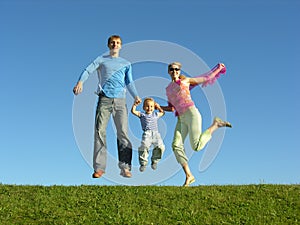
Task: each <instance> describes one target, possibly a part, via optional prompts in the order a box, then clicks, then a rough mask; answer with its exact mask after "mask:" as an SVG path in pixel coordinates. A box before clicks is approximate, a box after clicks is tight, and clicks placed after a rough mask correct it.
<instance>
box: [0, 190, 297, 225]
mask: <svg viewBox="0 0 300 225" xmlns="http://www.w3.org/2000/svg"><path fill="white" fill-rule="evenodd" d="M0 224H1V225H5V224H9V225H11V224H172V225H173V224H255V225H256V224H276V225H277V224H285V225H286V224H293V225H294V224H300V185H266V184H262V185H241V186H237V185H235V186H232V185H226V186H194V187H173V186H18V185H1V184H0Z"/></svg>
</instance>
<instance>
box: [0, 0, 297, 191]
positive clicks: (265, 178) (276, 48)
mask: <svg viewBox="0 0 300 225" xmlns="http://www.w3.org/2000/svg"><path fill="white" fill-rule="evenodd" d="M299 9H300V3H299V2H298V1H296V0H287V1H279V0H274V1H271V0H270V1H264V2H261V1H257V0H254V1H250V2H249V1H237V0H236V1H234V0H229V1H226V2H225V1H215V0H213V1H196V0H194V1H191V0H187V1H176V0H173V1H163V2H160V1H151V3H150V2H147V1H133V0H132V1H106V2H104V1H82V0H76V1H70V0H66V1H34V0H33V1H21V0H1V1H0V21H1V22H0V23H1V26H0V29H1V38H0V49H1V50H0V65H1V80H2V83H1V89H0V92H1V94H0V102H1V114H0V115H1V117H0V120H1V131H0V132H1V141H0V183H3V184H24V185H25V184H30V185H81V184H89V185H90V184H91V185H118V184H121V185H142V184H146V185H147V184H155V185H182V184H183V182H184V174H183V172H182V171H181V169H180V167H179V165H178V164H177V163H176V161H175V157H174V156H173V153H172V149H171V141H172V132H173V128H174V124H175V122H176V118H175V117H174V115H172V114H171V113H167V114H166V115H165V116H164V117H163V118H162V121H161V122H162V123H161V126H162V127H163V130H162V132H163V133H164V142H165V145H166V152H165V156H164V159H163V160H162V161H161V165H159V167H158V169H157V171H155V172H153V171H151V169H150V168H147V172H146V173H145V174H141V173H140V172H139V171H138V167H137V152H136V151H134V155H133V157H134V158H133V165H134V168H133V178H132V179H125V178H122V177H120V176H119V171H118V169H117V168H116V165H115V164H114V163H111V164H109V166H108V168H107V170H108V172H107V174H106V175H105V176H104V178H102V179H96V180H94V179H92V178H91V173H92V171H93V170H92V168H91V166H90V162H89V159H85V158H84V155H85V154H86V152H89V151H90V152H92V149H87V148H85V149H84V150H83V149H82V148H81V144H80V143H82V140H81V139H84V140H85V141H86V143H85V144H82V146H89V144H90V142H91V141H92V137H91V135H89V133H88V132H92V131H82V133H79V134H78V135H79V136H80V137H76V135H75V134H76V129H80V128H75V129H74V117H73V115H74V113H75V114H76V112H77V111H76V110H78V109H77V108H76V107H75V106H76V105H79V108H80V107H83V105H80V104H83V103H79V101H80V100H79V98H82V99H84V98H85V97H84V96H83V95H82V96H78V97H79V98H78V99H76V98H77V97H76V98H75V97H74V95H73V93H72V88H73V86H74V85H75V83H76V81H77V79H78V77H79V75H80V73H81V72H82V70H83V69H84V68H85V66H87V65H88V64H89V63H90V62H91V61H92V60H93V59H94V58H95V57H97V56H98V55H101V54H103V53H104V52H106V51H107V47H106V41H107V38H108V37H109V36H110V35H111V34H119V35H121V36H122V37H123V43H124V46H123V47H124V50H126V44H128V45H130V43H136V42H138V43H139V42H143V41H147V40H154V41H156V42H160V41H162V42H166V43H169V44H170V45H173V44H176V45H177V46H178V47H179V48H181V47H182V48H184V49H186V50H188V51H190V52H191V53H194V54H196V55H197V56H198V57H199V58H200V59H201V60H202V61H203V62H204V63H205V64H206V65H207V66H208V67H213V66H214V65H215V64H216V63H218V62H224V63H225V64H226V66H227V69H228V70H227V73H226V75H225V76H222V77H221V78H220V79H219V82H218V84H217V86H216V87H218V88H220V90H221V93H222V95H223V97H224V101H223V102H222V103H224V104H225V106H226V108H225V111H226V119H227V120H229V121H230V122H231V123H232V124H233V128H232V129H227V130H226V131H225V130H222V131H221V130H220V131H218V132H219V134H218V133H217V134H216V136H217V135H220V134H222V135H224V139H223V140H222V141H221V142H220V144H221V146H220V149H218V154H217V156H216V158H215V159H214V160H213V162H212V163H211V164H210V165H209V166H208V168H206V169H205V170H204V171H201V170H200V169H199V165H200V162H201V160H202V159H203V157H205V152H206V150H207V149H205V150H204V151H201V152H197V153H194V154H191V157H190V167H191V170H192V172H193V174H194V176H195V177H196V182H195V185H211V184H219V185H222V184H257V183H272V184H295V183H299V181H300V178H299V170H300V164H299V159H300V151H299V150H300V149H299V143H298V140H299V134H300V119H299V114H300V107H299V106H300V105H299V100H298V98H299V96H300V89H299V87H298V85H299V82H300V76H299V75H300V74H299V72H298V70H299V68H298V67H299V61H300V53H299V52H300V45H299V40H300V30H299V24H298V23H299V22H298V21H299V20H300V15H299ZM146 43H147V42H146ZM135 50H136V51H139V49H137V47H135ZM156 50H157V49H156ZM139 53H141V52H139ZM165 53H166V52H159V49H158V50H157V53H156V54H157V57H160V56H161V54H165ZM130 54H132V53H130ZM170 54H171V53H170ZM121 56H122V51H121ZM169 57H170V59H176V58H177V57H178V60H181V59H182V56H180V55H175V56H174V55H170V56H169ZM194 66H196V65H194ZM184 67H185V65H183V68H184ZM191 67H193V66H190V65H189V66H186V68H185V69H186V71H189V70H191ZM200 72H201V71H199V73H200ZM188 75H190V76H193V75H198V74H197V73H195V74H194V73H193V74H188ZM133 76H134V78H135V79H136V80H137V81H141V84H140V85H139V86H138V90H139V91H140V92H141V93H143V91H144V87H143V85H146V84H147V83H145V82H143V81H145V80H146V81H147V79H148V78H149V77H150V78H151V77H152V78H151V79H152V80H156V79H159V81H165V79H168V78H169V77H168V74H167V71H166V64H164V63H161V62H140V63H135V64H133ZM153 77H154V78H153ZM92 79H93V78H92ZM92 79H91V82H92ZM84 88H85V89H84V91H85V92H84V93H85V94H87V96H88V97H87V99H89V100H90V98H95V96H94V97H90V96H93V95H89V93H92V92H93V91H94V90H93V86H89V85H86V86H85V87H84ZM150 90H151V89H150ZM162 91H163V90H162ZM154 92H156V93H153V96H154V97H157V101H159V102H160V103H161V104H163V103H164V97H163V96H160V95H158V94H157V91H155V89H154ZM192 95H193V97H194V100H195V102H196V105H197V107H198V108H199V110H200V112H201V114H202V116H203V129H205V128H206V127H208V126H209V124H210V122H211V120H212V116H213V115H212V113H211V111H210V107H214V106H213V105H214V104H215V103H211V101H214V100H211V99H213V97H214V96H212V97H210V98H211V99H207V96H205V94H203V90H202V89H200V88H198V89H196V90H193V92H192ZM142 97H143V96H142ZM95 100H96V99H95ZM129 103H130V99H129ZM93 104H94V100H93V99H92V101H91V104H88V105H87V106H86V107H87V108H88V107H89V108H88V109H89V110H93V109H94V108H93V107H94V105H93ZM210 104H212V105H210ZM129 107H130V106H129ZM91 112H93V111H91ZM81 122H82V123H83V124H89V125H91V124H92V123H93V121H92V117H90V116H86V117H83V118H82V120H81ZM75 123H76V124H77V125H78V123H79V121H78V119H75ZM129 123H130V129H131V130H132V132H133V133H134V136H135V137H136V138H139V135H140V134H141V133H140V126H139V124H138V121H137V119H136V118H135V117H133V116H132V115H129ZM76 124H75V126H76ZM78 126H79V127H80V126H81V125H78ZM74 133H75V134H74ZM86 135H89V136H88V137H87V138H86ZM108 136H109V138H108V142H109V152H110V154H111V156H112V158H114V157H115V156H116V151H117V150H116V146H115V137H114V129H113V126H111V125H109V127H108ZM80 138H81V139H80ZM89 138H90V140H89ZM79 139H80V140H79ZM186 146H187V148H188V146H189V143H186ZM84 152H85V153H84ZM150 178H151V179H152V180H151V179H150ZM149 180H151V181H149Z"/></svg>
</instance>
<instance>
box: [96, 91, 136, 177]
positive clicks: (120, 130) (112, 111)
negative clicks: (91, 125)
mask: <svg viewBox="0 0 300 225" xmlns="http://www.w3.org/2000/svg"><path fill="white" fill-rule="evenodd" d="M111 116H112V118H113V121H114V124H115V127H116V131H117V147H118V160H119V168H120V169H123V168H126V169H129V170H130V169H131V160H132V145H131V142H130V140H129V137H128V111H127V106H126V99H125V98H108V97H106V96H104V95H101V94H100V95H99V100H98V104H97V109H96V115H95V133H94V157H93V167H94V170H95V171H98V170H102V171H104V172H105V169H106V161H107V144H106V128H107V124H108V121H109V119H110V117H111Z"/></svg>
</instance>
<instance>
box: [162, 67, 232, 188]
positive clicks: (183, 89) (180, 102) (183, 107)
mask: <svg viewBox="0 0 300 225" xmlns="http://www.w3.org/2000/svg"><path fill="white" fill-rule="evenodd" d="M180 70H181V63H179V62H173V63H171V64H169V65H168V73H169V75H170V76H171V79H172V82H171V83H170V84H169V85H168V86H167V88H166V94H167V97H168V102H169V105H168V106H162V107H161V108H162V109H163V110H165V111H174V110H175V115H176V116H177V118H178V121H177V124H176V128H175V132H174V138H173V142H172V148H173V151H174V154H175V157H176V159H177V161H178V163H180V164H181V166H182V168H183V170H184V173H185V175H186V179H185V183H184V185H183V186H189V185H190V184H191V183H193V182H195V177H194V176H193V174H192V173H191V171H190V168H189V166H188V158H187V156H186V154H185V150H184V144H183V143H184V140H185V138H186V137H187V135H188V134H189V137H190V143H191V147H192V148H193V150H195V151H200V150H201V149H203V148H204V146H205V145H206V144H207V142H208V141H209V140H210V139H211V137H212V134H213V132H214V131H216V130H217V129H218V128H220V127H232V126H231V124H230V123H229V122H225V121H222V120H221V119H220V118H218V117H216V118H215V119H214V121H213V123H212V125H211V126H210V127H209V128H208V129H207V130H205V131H204V132H203V133H202V118H201V114H200V113H199V111H198V109H197V108H196V107H195V104H194V102H193V100H192V98H191V93H190V89H191V88H192V87H193V86H195V85H198V84H202V86H206V85H208V84H213V83H214V82H215V80H216V79H217V78H218V77H219V76H220V74H222V73H225V72H226V67H225V65H224V64H222V63H219V64H218V65H217V66H216V67H214V68H213V69H212V70H211V71H210V72H208V73H206V74H203V75H200V76H197V77H193V78H188V77H185V76H183V75H182V74H180Z"/></svg>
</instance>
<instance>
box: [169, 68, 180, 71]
mask: <svg viewBox="0 0 300 225" xmlns="http://www.w3.org/2000/svg"><path fill="white" fill-rule="evenodd" d="M169 70H170V71H174V70H175V71H179V70H180V69H179V68H170V69H169Z"/></svg>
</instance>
